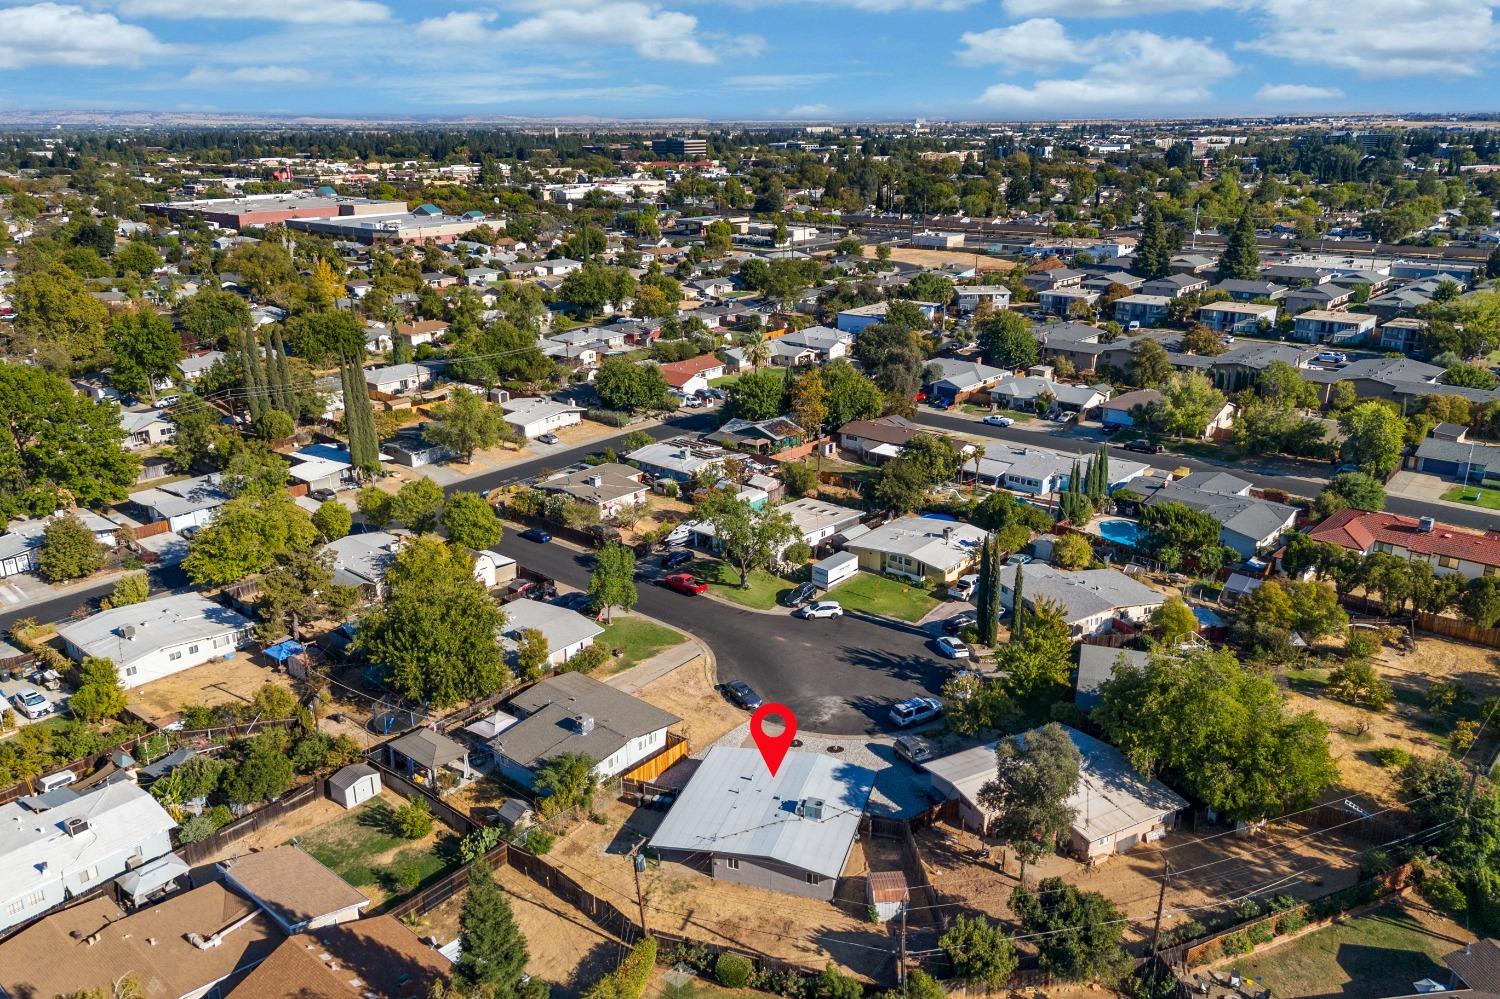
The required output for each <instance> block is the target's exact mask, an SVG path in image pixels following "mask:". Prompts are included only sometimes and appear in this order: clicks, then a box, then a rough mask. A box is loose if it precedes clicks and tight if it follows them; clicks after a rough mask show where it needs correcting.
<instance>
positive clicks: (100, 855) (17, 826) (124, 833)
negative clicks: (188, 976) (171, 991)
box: [0, 781, 177, 970]
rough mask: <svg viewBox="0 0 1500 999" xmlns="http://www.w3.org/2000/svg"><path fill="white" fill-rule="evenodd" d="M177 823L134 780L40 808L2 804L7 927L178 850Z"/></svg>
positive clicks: (0, 848)
mask: <svg viewBox="0 0 1500 999" xmlns="http://www.w3.org/2000/svg"><path fill="white" fill-rule="evenodd" d="M176 825H177V823H176V822H174V821H172V816H170V815H168V814H167V813H166V810H165V809H163V808H162V807H161V805H159V804H157V802H156V799H155V798H153V797H151V795H149V794H147V793H146V792H145V791H142V790H141V789H140V788H138V787H136V786H135V784H133V783H131V782H129V781H121V782H118V783H110V784H102V785H100V786H99V787H97V788H95V789H94V790H92V791H88V792H86V793H83V794H79V795H78V796H77V797H75V798H73V799H72V800H71V801H65V802H63V803H62V804H59V805H57V806H56V807H53V808H47V809H45V810H40V811H33V810H32V809H31V808H30V807H28V806H27V805H25V804H22V803H21V802H19V801H13V802H11V803H10V804H8V805H0V829H3V830H4V835H3V836H0V930H4V929H7V928H9V927H11V926H15V925H16V924H18V923H23V922H26V921H27V920H30V919H34V918H35V917H37V916H39V915H41V914H42V913H44V912H46V911H47V910H48V909H50V908H52V907H53V906H55V905H59V904H61V903H62V902H64V901H65V900H66V899H68V898H69V897H71V896H74V895H79V894H82V893H83V892H86V891H89V890H91V889H93V888H95V887H97V886H98V885H101V884H103V883H105V882H107V881H110V880H112V879H114V878H117V877H119V876H120V875H121V874H124V873H125V872H126V871H127V870H131V869H132V868H135V867H137V866H139V865H141V864H145V863H147V862H149V861H152V860H155V859H156V858H157V857H160V856H163V855H165V854H167V853H170V852H171V850H172V830H173V829H174V828H175V827H176ZM121 970H123V969H121Z"/></svg>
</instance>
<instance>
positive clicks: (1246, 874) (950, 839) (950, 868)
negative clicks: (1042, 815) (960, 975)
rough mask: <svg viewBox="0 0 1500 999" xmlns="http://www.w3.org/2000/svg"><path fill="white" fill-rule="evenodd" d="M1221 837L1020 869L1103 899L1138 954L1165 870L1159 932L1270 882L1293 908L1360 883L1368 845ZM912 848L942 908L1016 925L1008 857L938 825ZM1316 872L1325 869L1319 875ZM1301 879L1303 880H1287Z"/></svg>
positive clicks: (1290, 831) (1013, 873)
mask: <svg viewBox="0 0 1500 999" xmlns="http://www.w3.org/2000/svg"><path fill="white" fill-rule="evenodd" d="M1222 831H1223V830H1222V829H1218V828H1214V829H1210V830H1205V831H1204V832H1203V833H1201V834H1198V833H1193V832H1191V831H1186V830H1179V831H1174V832H1172V833H1169V834H1168V835H1167V836H1166V838H1165V839H1163V840H1161V841H1160V842H1159V843H1156V844H1152V845H1150V846H1146V847H1140V848H1137V849H1135V850H1132V851H1131V852H1129V853H1127V854H1124V855H1122V856H1117V857H1111V858H1109V859H1107V860H1104V861H1102V862H1101V863H1099V864H1098V865H1097V866H1096V867H1095V868H1094V869H1093V870H1089V869H1088V868H1087V867H1086V866H1085V865H1083V864H1080V863H1078V862H1076V861H1074V860H1071V859H1068V858H1065V857H1057V856H1053V857H1046V858H1044V859H1043V860H1042V861H1041V862H1040V863H1038V864H1034V865H1031V866H1028V867H1027V869H1026V880H1027V883H1028V884H1030V885H1031V886H1032V887H1035V885H1036V883H1037V881H1039V880H1041V879H1043V878H1049V877H1061V878H1064V879H1065V880H1067V881H1068V882H1069V883H1071V884H1074V885H1077V886H1078V887H1079V888H1081V889H1083V890H1085V891H1096V892H1099V893H1101V894H1103V895H1104V896H1106V897H1107V898H1109V899H1110V900H1111V901H1112V902H1114V903H1115V904H1116V905H1117V906H1119V907H1120V909H1121V910H1122V911H1123V912H1124V913H1125V915H1126V916H1127V917H1128V918H1129V919H1130V924H1129V926H1128V927H1127V930H1126V934H1125V942H1126V944H1127V946H1131V947H1133V948H1136V949H1138V948H1140V947H1142V946H1144V945H1145V944H1146V942H1147V940H1148V938H1149V936H1150V933H1151V925H1152V920H1153V918H1154V917H1155V914H1156V900H1157V896H1158V894H1159V890H1160V888H1159V886H1160V881H1159V880H1158V878H1159V876H1160V875H1161V873H1162V872H1163V870H1165V866H1166V862H1168V861H1170V862H1171V864H1172V868H1173V870H1174V871H1176V872H1178V873H1177V874H1176V875H1175V876H1174V878H1173V880H1172V884H1171V886H1170V888H1169V890H1168V893H1167V915H1166V917H1165V919H1164V920H1163V923H1162V926H1163V930H1164V932H1165V931H1169V930H1171V929H1172V928H1173V927H1175V926H1178V925H1180V924H1182V923H1183V922H1185V921H1187V920H1188V919H1189V918H1193V919H1197V920H1198V921H1199V922H1206V918H1205V917H1206V916H1210V915H1212V912H1211V911H1209V910H1205V909H1198V908H1196V907H1200V906H1215V905H1219V904H1222V903H1223V900H1224V899H1225V898H1233V897H1236V895H1237V894H1242V893H1243V892H1245V891H1247V890H1249V889H1251V888H1254V887H1259V886H1261V885H1264V884H1267V883H1269V882H1273V881H1275V880H1277V879H1278V878H1287V879H1288V880H1287V881H1286V883H1285V885H1284V886H1283V887H1281V888H1279V889H1278V891H1277V894H1288V895H1294V896H1297V897H1300V898H1315V897H1318V896H1321V895H1326V894H1328V893H1329V892H1333V891H1337V890H1338V889H1340V888H1345V887H1347V886H1349V885H1351V884H1354V883H1355V882H1356V881H1357V880H1358V877H1359V871H1358V859H1357V857H1356V856H1355V854H1357V853H1358V852H1359V851H1360V850H1362V849H1364V848H1366V847H1367V846H1368V845H1369V844H1367V843H1365V842H1363V841H1360V840H1357V839H1355V838H1353V837H1350V836H1345V835H1343V834H1342V833H1340V832H1324V833H1320V834H1318V835H1315V836H1310V835H1309V834H1310V833H1314V832H1316V830H1315V829H1314V828H1313V827H1311V826H1307V825H1299V824H1293V823H1283V824H1280V825H1277V826H1273V827H1271V828H1270V830H1269V831H1267V832H1266V833H1264V834H1262V835H1259V836H1255V837H1249V838H1242V837H1239V836H1236V835H1233V834H1229V835H1214V834H1215V833H1218V832H1222ZM1209 837H1212V838H1209ZM1303 837H1305V838H1303ZM917 846H918V849H919V850H921V852H922V859H923V861H924V863H925V864H926V866H927V870H928V877H929V878H930V879H931V880H932V883H933V885H934V887H936V888H937V890H938V892H939V893H940V894H941V895H942V896H943V900H944V901H945V902H952V903H954V904H956V905H958V906H959V908H960V909H961V910H963V911H968V912H983V913H985V914H986V915H989V916H990V917H992V918H995V919H998V920H1002V921H1004V922H1006V923H1008V924H1010V925H1012V926H1014V925H1016V924H1015V916H1014V913H1013V912H1012V911H1011V908H1010V894H1011V892H1012V890H1014V889H1015V887H1016V883H1017V880H1016V879H1017V875H1018V874H1019V869H1018V865H1017V862H1016V858H1015V856H1014V855H1011V854H1009V853H1008V852H1005V851H1003V847H1002V846H1001V845H996V844H995V843H991V844H990V845H989V846H988V848H986V845H985V844H983V843H982V842H981V841H980V839H979V838H978V837H977V836H975V835H973V834H972V833H969V832H964V831H961V830H959V829H957V828H955V827H954V826H950V825H947V824H939V825H936V826H933V827H931V828H928V829H924V830H922V831H921V832H919V833H918V834H917ZM1002 856H1003V857H1004V869H1003V870H1002V868H1001V859H1002ZM1320 864H1327V865H1328V866H1326V867H1322V868H1319V866H1318V865H1320ZM1309 869H1311V873H1310V874H1309V875H1308V876H1304V877H1300V878H1292V877H1291V875H1293V874H1294V873H1295V872H1301V871H1308V870H1309Z"/></svg>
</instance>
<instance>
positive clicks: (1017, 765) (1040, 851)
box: [979, 722, 1082, 882]
mask: <svg viewBox="0 0 1500 999" xmlns="http://www.w3.org/2000/svg"><path fill="white" fill-rule="evenodd" d="M1081 760H1082V757H1081V756H1080V755H1079V752H1078V747H1077V746H1075V745H1074V744H1073V740H1072V739H1071V738H1069V737H1068V733H1067V730H1066V729H1064V728H1063V727H1062V726H1061V725H1059V724H1057V723H1056V722H1052V723H1050V724H1047V725H1043V726H1042V727H1041V728H1037V729H1032V730H1031V731H1030V732H1026V733H1024V734H1022V735H1018V736H1016V737H1015V738H1011V739H1002V740H1000V742H999V743H997V744H996V746H995V776H994V778H992V779H991V780H989V781H987V782H985V784H984V786H983V787H981V788H980V789H979V803H980V804H981V805H983V806H984V807H985V808H986V809H987V810H989V811H990V812H993V813H994V815H995V818H994V820H993V822H992V823H991V827H990V828H991V830H992V831H993V832H995V833H997V834H998V835H1000V836H1003V837H1004V838H1005V839H1006V840H1007V841H1008V842H1009V843H1010V845H1011V849H1012V850H1014V851H1015V854H1016V856H1017V857H1018V858H1020V860H1021V862H1022V864H1028V863H1035V862H1036V861H1037V860H1038V859H1040V858H1041V857H1042V856H1043V855H1044V854H1046V853H1047V852H1048V851H1049V850H1051V849H1053V848H1054V847H1055V846H1056V845H1057V844H1058V843H1059V842H1060V841H1062V840H1063V839H1064V838H1065V837H1066V836H1067V834H1068V828H1069V826H1071V825H1072V823H1073V819H1074V818H1075V816H1076V811H1075V809H1074V808H1073V807H1072V806H1071V805H1069V804H1068V799H1069V798H1070V797H1072V795H1073V792H1074V791H1075V790H1076V789H1077V787H1078V773H1079V767H1080V766H1081ZM1024 880H1025V876H1024V874H1023V876H1022V881H1023V882H1024Z"/></svg>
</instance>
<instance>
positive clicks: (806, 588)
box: [781, 583, 818, 607]
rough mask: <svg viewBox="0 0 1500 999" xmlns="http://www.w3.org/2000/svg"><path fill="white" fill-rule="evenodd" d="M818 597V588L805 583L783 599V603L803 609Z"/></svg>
mask: <svg viewBox="0 0 1500 999" xmlns="http://www.w3.org/2000/svg"><path fill="white" fill-rule="evenodd" d="M817 595H818V588H817V587H816V586H814V585H813V584H812V583H803V584H802V585H801V586H798V587H797V588H796V589H794V590H792V591H791V592H790V593H788V594H787V595H786V596H784V597H782V598H781V602H782V603H784V604H786V605H787V606H788V607H801V606H802V605H803V604H805V603H807V602H808V601H810V600H811V599H812V598H813V597H815V596H817Z"/></svg>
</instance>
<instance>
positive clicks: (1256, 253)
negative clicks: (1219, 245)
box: [1218, 205, 1260, 281]
mask: <svg viewBox="0 0 1500 999" xmlns="http://www.w3.org/2000/svg"><path fill="white" fill-rule="evenodd" d="M1218 277H1219V280H1220V281H1254V280H1256V279H1258V278H1259V277H1260V249H1259V248H1258V247H1257V246H1256V243H1255V219H1254V217H1253V216H1252V215H1251V212H1250V206H1249V205H1246V206H1245V210H1244V211H1242V212H1240V217H1239V221H1237V222H1235V224H1234V228H1233V229H1231V230H1230V231H1229V239H1228V240H1227V241H1226V242H1225V244H1224V252H1223V253H1221V254H1219V271H1218Z"/></svg>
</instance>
